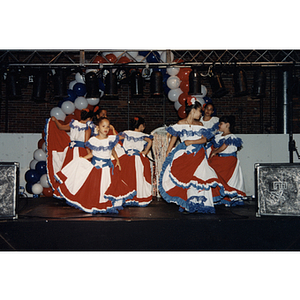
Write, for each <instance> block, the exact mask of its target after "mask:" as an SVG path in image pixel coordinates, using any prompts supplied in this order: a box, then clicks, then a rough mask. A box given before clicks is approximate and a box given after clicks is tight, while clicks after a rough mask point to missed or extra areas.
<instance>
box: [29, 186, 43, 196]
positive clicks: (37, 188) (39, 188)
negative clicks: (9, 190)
mask: <svg viewBox="0 0 300 300" xmlns="http://www.w3.org/2000/svg"><path fill="white" fill-rule="evenodd" d="M31 190H32V193H33V194H35V195H39V194H41V193H42V192H43V187H42V185H41V184H39V183H35V184H34V185H33V186H32V188H31Z"/></svg>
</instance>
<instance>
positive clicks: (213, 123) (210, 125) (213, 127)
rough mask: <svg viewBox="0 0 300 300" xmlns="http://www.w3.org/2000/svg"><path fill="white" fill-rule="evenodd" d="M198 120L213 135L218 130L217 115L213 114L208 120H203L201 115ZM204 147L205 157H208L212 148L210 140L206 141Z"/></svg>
mask: <svg viewBox="0 0 300 300" xmlns="http://www.w3.org/2000/svg"><path fill="white" fill-rule="evenodd" d="M200 122H202V124H203V126H204V127H205V128H207V129H209V130H210V131H211V132H212V134H213V136H214V135H215V134H217V133H218V131H219V118H218V117H215V116H213V117H211V118H210V120H208V121H204V119H203V116H202V117H201V118H200ZM205 149H206V154H207V157H209V155H210V153H211V150H212V142H211V141H208V142H207V143H206V145H205Z"/></svg>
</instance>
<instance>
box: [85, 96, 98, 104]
mask: <svg viewBox="0 0 300 300" xmlns="http://www.w3.org/2000/svg"><path fill="white" fill-rule="evenodd" d="M99 101H100V98H87V102H88V104H90V105H97V104H98V103H99Z"/></svg>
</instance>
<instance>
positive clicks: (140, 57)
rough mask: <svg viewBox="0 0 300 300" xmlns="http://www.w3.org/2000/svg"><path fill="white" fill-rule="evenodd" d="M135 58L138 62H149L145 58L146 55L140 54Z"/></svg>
mask: <svg viewBox="0 0 300 300" xmlns="http://www.w3.org/2000/svg"><path fill="white" fill-rule="evenodd" d="M135 60H136V61H137V62H141V61H142V62H147V60H146V59H145V56H143V55H138V56H137V57H136V58H135Z"/></svg>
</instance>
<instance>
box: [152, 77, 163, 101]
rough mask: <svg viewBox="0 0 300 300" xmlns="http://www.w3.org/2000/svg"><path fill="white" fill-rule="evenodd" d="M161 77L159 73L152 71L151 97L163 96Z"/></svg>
mask: <svg viewBox="0 0 300 300" xmlns="http://www.w3.org/2000/svg"><path fill="white" fill-rule="evenodd" d="M163 92H164V89H163V75H162V72H160V71H153V72H152V74H151V77H150V93H151V96H152V97H161V96H162V95H163Z"/></svg>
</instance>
